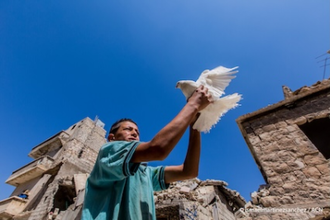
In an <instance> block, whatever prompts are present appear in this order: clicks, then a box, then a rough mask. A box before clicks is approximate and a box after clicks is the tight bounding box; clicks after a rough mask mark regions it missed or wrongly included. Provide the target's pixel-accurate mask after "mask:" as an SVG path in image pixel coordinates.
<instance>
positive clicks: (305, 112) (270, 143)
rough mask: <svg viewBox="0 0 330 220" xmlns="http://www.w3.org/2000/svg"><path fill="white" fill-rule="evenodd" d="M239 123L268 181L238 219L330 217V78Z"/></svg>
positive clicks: (290, 93) (286, 90)
mask: <svg viewBox="0 0 330 220" xmlns="http://www.w3.org/2000/svg"><path fill="white" fill-rule="evenodd" d="M283 92H284V97H285V99H284V100H283V101H280V102H278V103H276V104H273V105H270V106H267V107H265V108H262V109H260V110H258V111H256V112H253V113H249V114H246V115H243V116H241V117H239V118H238V119H237V120H236V121H237V124H238V126H239V128H240V130H241V132H242V134H243V137H244V139H245V141H246V143H247V145H248V147H249V149H250V152H251V154H252V156H253V158H254V160H255V162H256V164H257V166H258V168H259V169H260V172H261V174H262V176H263V177H264V180H265V182H266V184H265V185H262V186H260V188H259V190H258V192H253V193H252V194H251V199H252V201H251V202H249V203H247V204H246V206H245V209H241V210H239V211H238V212H237V213H236V214H237V218H238V219H263V220H266V219H315V220H319V219H330V210H329V208H330V79H326V80H323V81H321V82H317V83H316V84H314V85H312V86H310V87H307V86H304V87H302V88H300V89H298V90H297V91H294V92H293V91H291V89H289V88H288V87H286V86H283Z"/></svg>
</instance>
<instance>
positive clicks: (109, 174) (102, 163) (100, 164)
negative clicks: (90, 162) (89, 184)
mask: <svg viewBox="0 0 330 220" xmlns="http://www.w3.org/2000/svg"><path fill="white" fill-rule="evenodd" d="M139 144H140V142H136V141H132V142H127V141H113V142H109V143H106V144H105V145H103V146H102V147H101V149H100V152H99V155H98V157H97V160H96V163H95V166H94V169H93V171H92V172H91V175H90V179H91V180H92V179H93V180H94V181H97V182H98V184H102V183H104V184H106V183H107V182H109V181H118V180H122V179H124V178H126V177H128V176H130V175H134V173H135V172H136V171H137V169H138V167H139V165H140V163H131V162H130V160H131V159H132V156H133V154H134V151H135V150H136V148H137V146H138V145H139Z"/></svg>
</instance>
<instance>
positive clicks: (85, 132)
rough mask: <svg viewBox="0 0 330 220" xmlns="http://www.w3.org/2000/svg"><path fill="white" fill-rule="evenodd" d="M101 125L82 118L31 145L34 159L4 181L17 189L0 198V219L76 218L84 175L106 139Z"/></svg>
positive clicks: (90, 168) (82, 193) (91, 165)
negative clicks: (35, 144)
mask: <svg viewBox="0 0 330 220" xmlns="http://www.w3.org/2000/svg"><path fill="white" fill-rule="evenodd" d="M103 126H104V124H103V123H102V122H101V121H100V120H96V121H92V120H91V119H89V118H85V119H84V120H82V121H80V122H78V123H76V124H74V125H72V126H71V127H69V128H68V129H67V130H65V131H61V132H59V133H57V134H55V135H54V136H52V137H50V138H49V139H47V140H45V141H44V142H42V143H41V144H39V145H37V146H36V147H34V148H33V149H32V150H31V152H30V153H29V156H30V157H31V158H33V159H35V160H34V161H32V162H31V163H29V164H26V165H25V166H23V167H21V168H20V169H18V170H16V171H14V172H13V173H12V175H11V176H10V177H9V178H8V179H7V181H6V183H8V184H10V185H13V186H15V187H16V189H15V190H14V191H13V193H12V194H11V195H10V197H9V198H7V199H4V200H2V201H0V219H3V220H7V219H8V220H9V219H15V220H21V219H22V220H23V219H24V220H25V219H29V220H43V219H70V220H74V219H79V214H80V213H79V212H80V210H81V205H82V202H83V196H84V188H85V182H86V178H87V175H88V173H90V172H91V170H92V168H93V166H94V162H95V159H96V157H97V154H98V151H99V148H100V147H101V146H102V145H103V144H104V143H105V142H106V140H105V134H106V131H105V130H104V129H103Z"/></svg>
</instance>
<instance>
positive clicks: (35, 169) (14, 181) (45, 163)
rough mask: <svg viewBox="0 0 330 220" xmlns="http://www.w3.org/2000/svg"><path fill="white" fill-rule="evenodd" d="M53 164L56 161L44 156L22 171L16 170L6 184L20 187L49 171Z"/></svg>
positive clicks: (22, 168)
mask: <svg viewBox="0 0 330 220" xmlns="http://www.w3.org/2000/svg"><path fill="white" fill-rule="evenodd" d="M53 162H54V159H53V158H51V157H49V156H43V157H41V158H39V159H37V160H34V161H32V162H31V163H28V164H27V165H25V166H23V167H21V168H20V169H18V170H15V171H14V172H13V173H12V174H11V176H10V177H9V178H8V179H7V180H6V183H8V184H10V185H13V186H18V185H20V184H22V183H25V182H27V181H30V180H32V179H34V178H36V177H38V176H40V175H41V174H43V173H44V172H45V171H47V170H48V169H49V168H50V167H51V166H52V164H53Z"/></svg>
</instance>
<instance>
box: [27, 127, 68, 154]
mask: <svg viewBox="0 0 330 220" xmlns="http://www.w3.org/2000/svg"><path fill="white" fill-rule="evenodd" d="M69 136H70V135H69V134H68V133H67V132H65V131H60V132H59V133H57V134H55V135H54V136H52V137H50V138H48V139H47V140H45V141H44V142H42V143H41V144H39V145H37V146H35V147H34V148H33V149H32V150H31V152H30V153H29V156H30V157H32V158H33V159H36V158H39V157H42V156H45V155H49V156H54V155H55V154H56V152H58V150H59V149H60V148H61V147H62V146H63V144H64V143H65V142H66V140H67V139H68V138H69Z"/></svg>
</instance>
